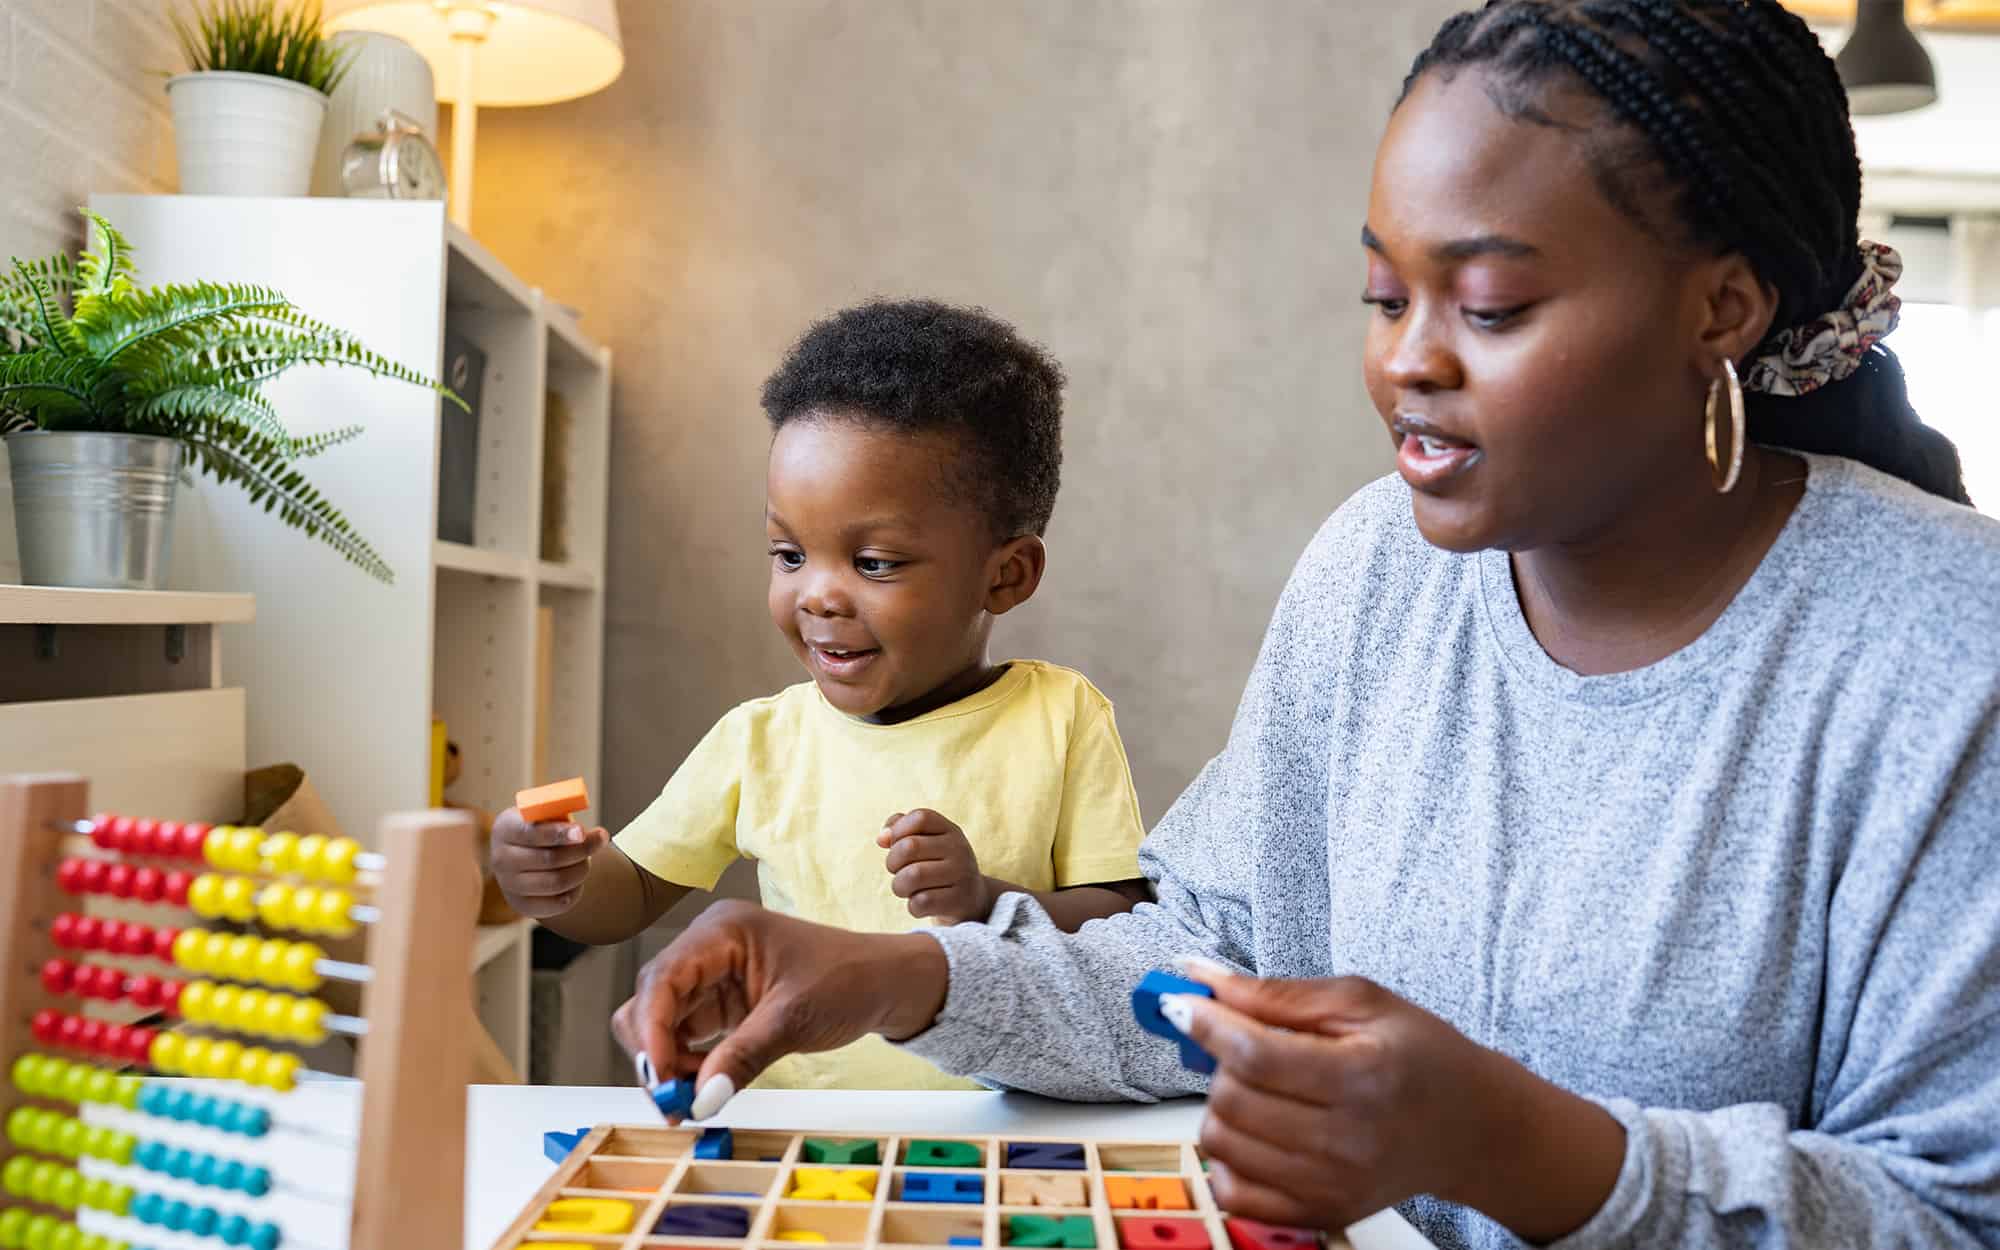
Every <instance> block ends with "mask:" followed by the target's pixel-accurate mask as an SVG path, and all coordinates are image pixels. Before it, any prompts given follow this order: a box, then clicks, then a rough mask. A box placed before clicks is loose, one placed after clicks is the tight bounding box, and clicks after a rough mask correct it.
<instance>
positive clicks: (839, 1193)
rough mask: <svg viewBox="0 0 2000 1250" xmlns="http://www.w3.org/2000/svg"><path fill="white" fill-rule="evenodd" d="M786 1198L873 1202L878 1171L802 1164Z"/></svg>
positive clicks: (815, 1200)
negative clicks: (816, 1166)
mask: <svg viewBox="0 0 2000 1250" xmlns="http://www.w3.org/2000/svg"><path fill="white" fill-rule="evenodd" d="M785 1197H787V1198H804V1199H807V1200H808V1201H812V1202H873V1201H874V1200H875V1173H873V1172H870V1171H867V1170H865V1169H859V1168H857V1169H854V1170H851V1171H846V1172H835V1171H833V1170H832V1169H830V1168H800V1169H799V1170H798V1171H796V1172H794V1173H792V1192H791V1193H788V1194H786V1195H785Z"/></svg>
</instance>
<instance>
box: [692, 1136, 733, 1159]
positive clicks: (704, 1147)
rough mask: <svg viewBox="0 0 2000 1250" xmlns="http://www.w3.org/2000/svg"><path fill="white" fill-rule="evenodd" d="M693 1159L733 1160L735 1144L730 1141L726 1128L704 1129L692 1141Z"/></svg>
mask: <svg viewBox="0 0 2000 1250" xmlns="http://www.w3.org/2000/svg"><path fill="white" fill-rule="evenodd" d="M694 1157H695V1158H697V1159H733V1158H735V1157H736V1143H735V1142H734V1141H733V1140H731V1138H730V1136H729V1130H728V1129H726V1128H705V1129H703V1130H702V1131H701V1136H700V1137H697V1138H695V1141H694Z"/></svg>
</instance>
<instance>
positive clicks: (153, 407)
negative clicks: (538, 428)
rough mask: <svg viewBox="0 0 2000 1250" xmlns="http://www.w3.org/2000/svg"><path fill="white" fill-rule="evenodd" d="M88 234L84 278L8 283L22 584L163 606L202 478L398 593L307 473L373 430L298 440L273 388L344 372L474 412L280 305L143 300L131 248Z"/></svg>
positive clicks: (0, 361)
mask: <svg viewBox="0 0 2000 1250" xmlns="http://www.w3.org/2000/svg"><path fill="white" fill-rule="evenodd" d="M84 216H85V217H86V218H87V219H88V221H89V229H90V241H89V244H88V245H87V246H86V248H85V249H84V252H83V255H82V258H81V259H80V260H78V261H76V262H74V263H72V262H71V260H70V258H69V257H68V256H66V255H62V254H57V255H56V256H53V257H50V258H49V259H47V260H43V261H38V262H35V263H32V264H30V263H26V262H23V261H21V260H18V259H17V260H15V261H14V264H13V272H12V274H11V275H10V276H9V277H6V278H4V279H0V436H3V437H4V441H5V444H6V448H7V458H8V464H9V470H10V474H11V477H12V479H13V486H14V518H15V531H16V535H17V537H18V539H19V543H20V550H21V573H22V580H23V581H25V582H27V583H28V584H30V585H42V586H72V587H82V588H89V589H108V590H156V589H159V588H161V586H162V585H163V584H164V581H165V577H166V571H167V557H168V550H169V547H168V538H169V536H170V534H171V530H172V519H173V501H174V489H175V486H176V485H177V484H178V482H179V480H180V478H181V476H182V474H183V473H184V471H185V470H186V468H188V467H190V466H193V467H199V468H200V469H202V470H203V471H205V472H207V473H208V474H209V475H210V476H212V477H214V478H215V479H216V480H218V481H220V482H223V483H225V484H228V485H231V486H235V487H237V488H239V489H241V490H243V491H244V492H245V493H246V494H247V495H249V497H250V499H251V500H252V502H254V503H258V504H262V505H263V507H264V510H265V511H266V512H275V513H276V514H277V516H278V518H279V519H280V520H282V521H283V522H285V523H286V524H288V525H291V526H294V527H296V528H297V529H299V530H301V531H303V532H304V533H305V534H307V535H308V536H310V537H313V538H317V539H319V540H321V541H323V542H325V543H327V544H328V545H329V546H331V547H332V548H333V549H334V550H336V551H338V552H339V553H340V554H341V555H342V556H345V557H346V558H347V559H348V560H349V561H351V562H353V563H354V564H355V565H357V566H359V567H360V568H361V569H362V570H363V571H364V572H366V573H368V574H370V575H371V576H373V577H376V578H378V579H380V580H382V581H385V582H386V581H388V580H389V579H390V576H391V574H390V570H389V566H388V564H387V563H385V562H384V561H383V559H382V557H381V556H380V555H378V554H377V553H376V551H375V549H374V548H373V547H371V546H369V545H368V543H367V541H366V540H364V539H363V538H362V537H361V536H360V535H359V534H356V533H355V532H354V530H353V528H352V527H351V526H349V524H348V522H347V520H346V518H345V517H343V516H341V514H340V513H339V512H338V511H337V510H336V509H335V508H334V507H333V505H332V504H330V503H328V502H327V500H326V499H325V498H324V497H322V496H321V495H320V493H319V492H318V491H316V490H314V489H313V488H312V486H311V485H309V484H308V483H307V482H306V480H305V476H304V474H303V473H301V472H300V470H299V467H298V464H299V462H300V461H302V460H307V459H310V458H311V457H313V456H317V455H320V454H321V453H323V452H326V451H328V450H330V449H332V448H334V447H337V446H339V445H341V444H342V443H345V442H348V441H349V440H351V439H353V438H355V437H356V436H357V435H359V434H360V433H361V427H360V426H348V427H346V428H342V429H336V430H330V431H327V432H324V433H320V434H315V435H313V436H311V437H308V438H294V437H293V436H292V435H291V434H290V433H289V432H288V431H287V430H286V428H285V426H284V425H283V423H282V422H281V421H280V420H279V417H278V413H277V411H276V409H274V408H273V407H272V405H271V403H270V401H269V400H267V399H266V398H265V397H264V395H263V393H262V388H263V385H264V383H266V382H268V381H270V380H271V379H272V378H275V377H277V376H278V375H279V374H281V373H284V372H285V371H287V370H289V369H291V368H293V367H294V366H297V365H333V366H344V367H348V368H354V369H361V370H364V371H366V372H368V373H371V374H374V375H375V376H377V377H386V378H392V379H395V380H397V381H400V382H408V383H412V384H414V385H417V386H424V387H429V388H430V389H432V390H435V391H437V392H439V393H440V394H442V395H443V396H445V398H446V399H447V400H449V401H451V402H454V403H459V402H461V401H459V399H458V397H457V396H456V395H453V394H452V393H451V392H450V391H449V390H447V389H445V388H444V387H443V386H442V385H440V384H439V383H437V382H433V381H431V380H430V379H428V378H425V377H423V376H421V375H419V374H417V373H416V372H414V371H412V370H410V369H407V368H405V367H403V366H402V365H399V364H397V363H395V362H394V361H392V360H389V359H387V358H385V357H382V356H379V355H377V354H376V353H374V352H372V351H370V350H368V348H366V347H364V346H362V345H361V343H360V342H358V341H357V340H356V339H355V338H354V336H353V335H351V334H349V333H348V332H347V331H345V330H340V329H336V328H335V327H333V326H329V325H324V324H322V323H320V322H317V321H314V320H312V319H311V318H310V317H307V316H306V315H305V314H304V313H302V312H301V311H299V309H297V308H296V307H294V306H293V305H292V303H291V302H290V301H289V300H287V299H286V298H285V297H284V296H283V295H280V294H279V293H278V292H276V291H273V290H270V289H268V288H265V287H260V286H250V285H243V284H225V283H215V282H197V283H190V284H186V285H177V284H163V285H160V286H152V287H141V286H139V285H138V284H137V283H136V282H135V281H134V269H133V264H132V252H131V249H130V247H128V246H127V244H126V242H125V239H124V238H123V236H121V235H120V234H119V233H118V231H117V230H116V229H114V228H113V227H112V225H111V223H109V222H107V221H106V220H104V218H102V217H100V216H98V215H97V214H95V213H92V212H89V211H88V210H85V212H84Z"/></svg>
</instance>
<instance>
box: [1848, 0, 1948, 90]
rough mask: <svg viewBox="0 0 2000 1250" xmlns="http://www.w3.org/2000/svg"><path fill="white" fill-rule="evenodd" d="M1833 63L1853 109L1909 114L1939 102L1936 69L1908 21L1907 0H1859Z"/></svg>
mask: <svg viewBox="0 0 2000 1250" xmlns="http://www.w3.org/2000/svg"><path fill="white" fill-rule="evenodd" d="M1833 63H1834V66H1835V67H1836V68H1837V69H1839V70H1840V81H1841V83H1842V84H1843V85H1844V86H1846V88H1847V106H1848V111H1849V112H1852V113H1856V114H1863V115H1879V114H1883V113H1907V112H1910V111H1911V110H1913V109H1920V108H1923V107H1924V106H1925V105H1928V104H1933V103H1935V102H1936V101H1937V98H1938V90H1937V70H1936V69H1935V68H1934V67H1933V66H1932V65H1931V58H1930V54H1929V53H1928V52H1925V51H1924V45H1923V44H1921V43H1919V42H1917V37H1916V35H1915V34H1914V33H1912V32H1911V30H1910V26H1909V23H1908V22H1907V21H1905V20H1904V16H1903V0H1857V3H1856V4H1855V11H1854V31H1853V33H1852V34H1850V35H1849V36H1848V37H1847V42H1846V44H1844V45H1842V47H1841V49H1840V55H1839V56H1836V57H1834V58H1833Z"/></svg>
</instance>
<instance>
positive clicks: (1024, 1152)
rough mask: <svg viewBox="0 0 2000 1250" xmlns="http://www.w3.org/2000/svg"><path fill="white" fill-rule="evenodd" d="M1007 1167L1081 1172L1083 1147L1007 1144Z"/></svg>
mask: <svg viewBox="0 0 2000 1250" xmlns="http://www.w3.org/2000/svg"><path fill="white" fill-rule="evenodd" d="M1007 1166H1008V1167H1010V1168H1040V1169H1042V1170H1044V1171H1051V1172H1052V1171H1057V1170H1063V1171H1072V1172H1080V1171H1082V1170H1083V1147H1082V1145H1080V1144H1078V1143H1076V1142H1061V1141H1024V1142H1009V1143H1008V1144H1007Z"/></svg>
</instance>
